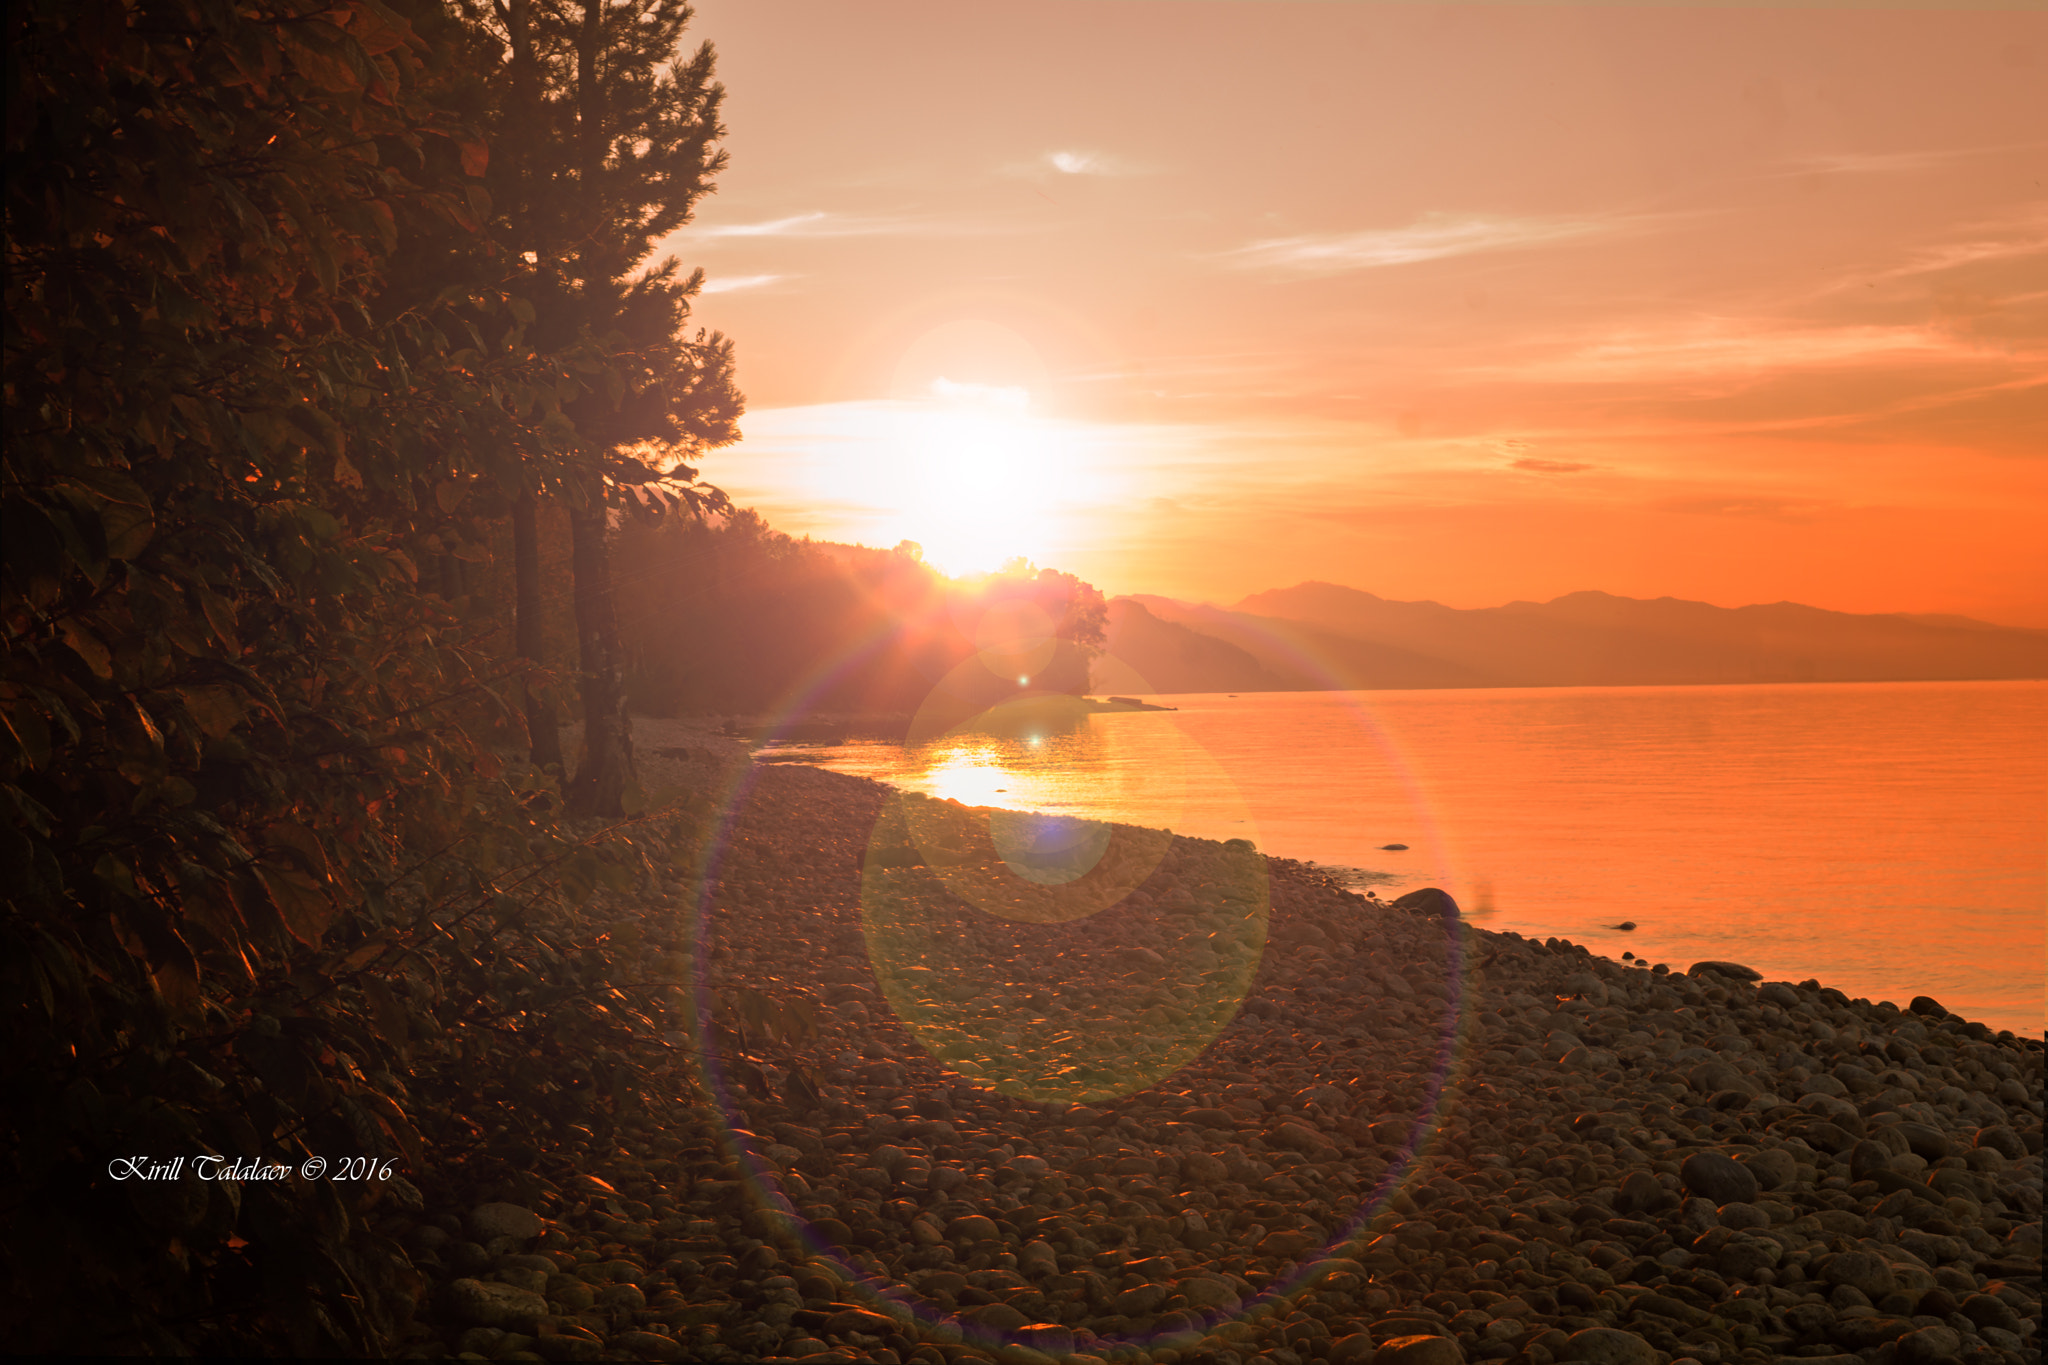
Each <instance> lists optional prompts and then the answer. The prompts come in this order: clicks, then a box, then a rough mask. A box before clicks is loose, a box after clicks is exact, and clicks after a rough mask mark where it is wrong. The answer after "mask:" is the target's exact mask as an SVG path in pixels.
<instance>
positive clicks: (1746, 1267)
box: [1715, 1237, 1785, 1280]
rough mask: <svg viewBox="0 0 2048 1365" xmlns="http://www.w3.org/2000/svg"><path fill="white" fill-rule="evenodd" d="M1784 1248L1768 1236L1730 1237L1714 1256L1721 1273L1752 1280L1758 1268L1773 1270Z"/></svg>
mask: <svg viewBox="0 0 2048 1365" xmlns="http://www.w3.org/2000/svg"><path fill="white" fill-rule="evenodd" d="M1784 1257H1785V1249H1784V1248H1783V1247H1781V1246H1779V1245H1778V1244H1777V1243H1776V1242H1774V1241H1772V1240H1771V1239H1770V1238H1768V1237H1731V1238H1730V1239H1729V1240H1728V1241H1726V1242H1724V1243H1723V1244H1722V1246H1721V1250H1720V1252H1719V1253H1718V1254H1717V1255H1716V1256H1715V1260H1716V1262H1717V1263H1718V1264H1719V1266H1720V1270H1721V1274H1722V1275H1723V1276H1724V1277H1725V1278H1727V1279H1731V1280H1754V1279H1756V1273H1757V1272H1758V1271H1759V1270H1775V1269H1776V1267H1777V1264H1778V1262H1779V1261H1781V1260H1783V1259H1784Z"/></svg>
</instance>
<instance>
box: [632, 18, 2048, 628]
mask: <svg viewBox="0 0 2048 1365" xmlns="http://www.w3.org/2000/svg"><path fill="white" fill-rule="evenodd" d="M693 33H694V35H695V37H697V38H702V39H708V40H710V41H711V42H713V43H714V44H715V45H716V47H717V49H718V52H719V71H720V75H721V78H722V79H723V80H724V81H725V83H726V85H727V87H728V103H727V108H726V122H727V124H728V125H729V127H730V129H731V132H730V135H729V137H728V139H727V142H726V146H727V148H728V149H729V151H730V154H731V158H732V162H731V167H730V169H729V170H728V171H727V172H726V174H725V175H724V176H723V178H722V180H721V182H720V186H719V192H718V194H717V195H716V196H715V197H713V198H711V199H709V200H707V201H706V202H705V204H704V206H703V207H702V208H701V209H700V211H699V215H698V219H697V222H696V223H695V224H694V225H692V226H691V227H689V228H686V229H684V230H683V231H682V232H680V233H678V234H677V235H676V237H675V239H673V241H672V243H671V246H672V248H673V249H674V250H675V251H676V252H678V253H679V254H680V255H681V256H682V257H683V259H684V261H685V262H686V263H688V264H691V265H702V266H703V267H704V268H705V270H706V272H707V276H708V280H709V284H708V289H707V293H706V296H705V297H704V298H703V299H701V300H700V301H699V304H698V308H697V317H698V320H699V321H700V322H702V323H704V324H706V325H708V326H712V327H716V328H719V329H722V330H724V331H725V332H726V333H728V334H729V335H730V336H732V337H733V338H734V339H735V341H736V343H737V346H738V353H739V363H740V381H741V385H742V387H743V388H744V389H745V390H746V392H747V395H748V399H749V414H748V416H747V418H746V420H745V422H744V424H743V425H744V429H745V431H746V439H745V441H744V442H743V443H742V444H741V445H739V446H736V447H733V448H731V449H729V450H725V451H719V452H714V453H712V454H711V455H709V456H708V457H707V458H706V459H705V460H704V461H703V470H704V474H705V477H706V478H707V479H709V480H710V481H712V482H714V483H716V484H718V485H720V486H721V487H723V488H725V489H726V490H727V491H729V492H731V493H732V494H733V495H734V496H735V498H737V499H738V500H740V501H741V502H743V503H748V504H751V505H753V506H756V507H758V508H760V509H761V511H762V512H763V513H764V514H765V515H767V516H768V517H769V519H770V520H771V521H773V522H774V523H775V524H776V525H778V526H779V527H781V528H783V529H785V530H788V531H791V532H792V533H796V534H811V535H816V536H819V537H822V538H830V539H844V540H857V541H863V542H866V543H870V544H882V545H891V544H894V543H896V541H898V540H900V539H905V538H908V539H913V540H917V541H919V542H921V543H922V544H924V545H925V546H926V547H927V550H928V553H929V555H930V557H931V558H932V559H933V560H934V561H935V562H937V563H939V564H941V565H942V566H943V567H947V568H949V569H954V570H968V569H974V568H984V567H992V566H993V565H994V564H996V563H999V562H1000V561H1001V560H1002V559H1004V558H1006V557H1008V556H1009V555H1012V554H1025V555H1029V556H1031V557H1032V558H1034V559H1036V560H1038V561H1039V562H1040V563H1045V564H1051V565H1054V566H1057V567H1059V568H1063V569H1066V570H1068V571H1070V572H1074V573H1077V574H1079V575H1081V576H1082V577H1083V578H1086V579H1088V580H1089V581H1091V582H1093V583H1095V584H1096V585H1097V586H1099V587H1101V588H1102V589H1103V590H1104V591H1105V592H1109V593H1112V594H1114V593H1119V592H1157V593H1165V594H1169V595H1172V596H1177V597H1186V598H1196V599H1210V600H1220V601H1229V600H1234V599H1235V598H1237V597H1239V596H1242V595H1244V594H1246V593H1250V592H1255V591H1258V590H1261V589H1265V588H1271V587H1277V586H1284V585H1287V584H1291V583H1294V582H1298V581H1300V580H1302V579H1307V578H1320V579H1326V580H1330V581H1334V582H1340V583H1346V584H1350V585H1352V586H1355V587H1360V588H1364V589H1366V590H1368V591H1371V592H1376V593H1379V594H1381V595H1383V596H1387V597H1396V598H1424V597H1426V598H1434V599H1436V600H1438V601H1442V602H1447V603H1449V604H1451V605H1454V606H1468V607H1469V606H1485V605H1494V604H1497V603H1500V602H1504V601H1507V600H1510V599H1514V598H1534V599H1542V598H1548V597H1552V596H1555V595H1557V594H1559V593H1564V592H1569V591H1573V590H1576V589H1581V588H1599V589H1604V590H1606V591H1609V592H1616V593H1623V594H1627V595H1630V596H1637V597H1654V596H1660V595H1664V594H1671V595H1676V596H1680V597H1689V598H1698V599H1702V600H1706V601H1710V602H1716V603H1719V604H1722V605H1728V606H1733V605H1740V604H1743V603H1748V602H1768V601H1777V600H1781V599H1791V600H1795V601H1803V602H1809V603H1812V604H1814V605H1817V606H1825V607H1833V608H1838V609H1841V610H1848V611H1949V612H1962V613H1965V614H1968V615H1974V616H1978V617H1982V618H1984V619H1988V620H1993V621H2000V622H2006V623H2010V624H2025V625H2040V626H2048V530H2044V528H2048V12H2043V11H2041V10H2039V9H2034V10H2031V11H2021V10H2017V9H2006V10H1983V9H1979V10H1973V11H1959V10H1955V9H1949V10H1917V11H1916V10H1898V9H1888V8H1870V7H1852V6H1847V5H1843V6H1836V7H1831V8H1815V7H1809V6H1802V7H1796V8H1763V7H1749V8H1693V7H1686V8H1675V7H1642V6H1630V5H1624V4H1613V5H1607V6H1596V7H1579V6H1553V5H1509V6H1452V5H1438V4H1382V3H1343V2H1342V0H1331V2H1325V3H1298V2H1292V0H1266V2H1263V3H1260V2H1251V3H1247V2H1246V0H1149V2H1148V0H1050V2H1041V3H1034V4H1031V5H1017V4H1009V3H1004V4H994V3H961V2H960V0H921V2H919V3H887V2H886V0H864V2H863V3H861V4H857V5H856V4H849V3H844V0H701V3H700V4H699V5H698V19H697V22H696V25H695V26H694V29H693Z"/></svg>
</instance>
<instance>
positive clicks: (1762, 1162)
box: [1736, 1147, 1799, 1190]
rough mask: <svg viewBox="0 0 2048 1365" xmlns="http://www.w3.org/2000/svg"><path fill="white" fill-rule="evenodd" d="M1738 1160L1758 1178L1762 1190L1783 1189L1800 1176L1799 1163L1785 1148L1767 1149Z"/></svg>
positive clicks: (1758, 1186)
mask: <svg viewBox="0 0 2048 1365" xmlns="http://www.w3.org/2000/svg"><path fill="white" fill-rule="evenodd" d="M1736 1160H1737V1161H1738V1162H1739V1163H1740V1164H1741V1165H1742V1166H1743V1167H1744V1168H1746V1169H1747V1170H1748V1171H1749V1173H1750V1174H1751V1175H1753V1176H1755V1177H1756V1183H1757V1188H1758V1189H1761V1190H1777V1189H1783V1188H1784V1187H1785V1186H1787V1185H1789V1184H1791V1183H1792V1182H1793V1180H1794V1179H1796V1178H1797V1177H1798V1175H1799V1163H1798V1161H1796V1160H1794V1159H1793V1156H1792V1154H1791V1153H1790V1152H1788V1151H1786V1150H1785V1149H1784V1148H1783V1147H1765V1148H1762V1149H1761V1150H1759V1151H1754V1152H1751V1153H1749V1154H1748V1155H1747V1156H1742V1157H1737V1158H1736Z"/></svg>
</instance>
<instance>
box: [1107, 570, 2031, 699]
mask: <svg viewBox="0 0 2048 1365" xmlns="http://www.w3.org/2000/svg"><path fill="white" fill-rule="evenodd" d="M1117 600H1118V601H1119V602H1121V601H1127V600H1128V601H1134V602H1137V603H1140V604H1142V605H1143V606H1145V607H1146V608H1147V609H1148V614H1149V615H1151V616H1152V617H1154V618H1155V619H1157V620H1159V621H1161V622H1164V623H1167V624H1171V625H1178V626H1181V627H1184V628H1187V629H1190V630H1195V631H1199V632H1201V633H1203V634H1207V635H1210V636H1212V637H1214V638H1215V639H1217V640H1219V641H1222V642H1225V643H1228V644H1231V645H1234V646H1236V647H1237V648H1238V649H1241V650H1243V651H1244V652H1246V653H1248V654H1250V655H1251V656H1252V657H1253V658H1254V659H1256V660H1257V661H1258V663H1259V664H1260V665H1261V666H1262V667H1263V668H1264V669H1265V670H1266V671H1267V672H1269V673H1271V674H1273V675H1274V676H1275V677H1276V678H1278V679H1280V680H1281V682H1282V685H1283V687H1285V688H1301V687H1330V686H1333V685H1343V686H1352V687H1379V688H1385V687H1487V686H1497V687H1499V686H1506V687H1556V686H1615V685H1627V684H1672V683H1748V682H1878V681H1908V680H1935V679H1966V678H2042V677H2048V631H2043V630H2028V629H2020V628H2016V627H2010V626H1995V625H1990V624H1988V623H1986V622H1982V621H1973V620H1970V619H1969V618H1967V617H1957V616H1910V615H1906V614H1902V613H1901V614H1888V615H1857V614H1852V613H1849V612H1839V611H1826V610H1823V609H1821V608H1818V607H1808V606H1802V605H1800V604H1799V603H1796V602H1775V603H1771V604H1768V605H1762V606H1750V607H1735V608H1728V607H1716V606H1710V605H1709V604H1707V603H1705V602H1687V601H1681V600H1679V599H1677V598H1671V597H1661V598H1657V599H1656V600H1654V601H1642V600H1639V599H1636V598H1629V597H1616V596H1614V595H1613V594H1611V593H1603V592H1576V593H1568V594H1566V595H1565V596H1563V597H1559V598H1555V599H1553V600H1552V601H1549V602H1510V603H1508V604H1507V605H1505V606H1500V607H1483V608H1477V609H1469V610H1467V609H1460V608H1456V607H1447V606H1444V605H1443V604H1441V603H1438V602H1392V601H1388V600H1386V599H1385V598H1381V597H1376V596H1374V595H1373V594H1371V593H1368V592H1361V591H1359V590H1358V589H1356V588H1346V587H1341V586H1338V585H1336V584H1331V583H1302V584H1299V585H1297V586H1295V587H1292V588H1282V589H1277V590H1275V591H1272V592H1263V593H1257V594H1254V595H1253V596H1250V597H1247V598H1245V599H1244V600H1243V601H1241V602H1239V603H1237V604H1236V605H1235V606H1234V607H1232V608H1229V609H1225V608H1220V607H1213V606H1194V605H1191V604H1188V603H1184V602H1175V601H1173V600H1172V599H1169V598H1154V597H1144V598H1139V599H1121V598H1120V599H1117ZM1113 609H1114V608H1112V610H1113ZM1116 648H1117V635H1116V632H1115V630H1114V628H1112V630H1111V633H1110V649H1111V650H1112V651H1115V650H1116ZM1325 670H1327V671H1328V672H1329V673H1331V674H1334V675H1335V676H1336V677H1337V678H1338V679H1341V680H1342V681H1341V682H1338V683H1333V682H1332V681H1329V680H1325V679H1324V678H1323V674H1324V671H1325ZM1161 676H1162V677H1166V676H1171V674H1170V672H1168V671H1162V674H1161ZM1154 687H1155V689H1156V690H1158V691H1173V690H1187V691H1197V690H1213V689H1207V688H1198V687H1195V686H1189V687H1186V688H1174V687H1170V686H1169V685H1168V684H1167V683H1165V682H1155V683H1154ZM1230 690H1235V691H1248V690H1252V688H1251V687H1250V685H1248V684H1247V685H1242V686H1238V687H1234V688H1232V689H1230Z"/></svg>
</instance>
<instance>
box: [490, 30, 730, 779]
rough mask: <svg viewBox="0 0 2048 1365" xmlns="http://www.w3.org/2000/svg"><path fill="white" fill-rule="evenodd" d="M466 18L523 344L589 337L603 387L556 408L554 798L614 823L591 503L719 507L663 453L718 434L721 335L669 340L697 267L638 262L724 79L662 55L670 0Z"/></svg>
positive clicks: (622, 771) (527, 522)
mask: <svg viewBox="0 0 2048 1365" xmlns="http://www.w3.org/2000/svg"><path fill="white" fill-rule="evenodd" d="M472 18H473V21H474V22H475V23H476V24H477V25H478V27H479V29H480V30H481V31H482V32H483V33H484V34H486V35H487V36H488V37H489V38H490V39H491V40H492V41H495V42H496V43H498V44H499V46H500V50H501V52H502V54H503V55H502V59H501V62H500V70H499V78H498V81H497V82H496V93H497V95H498V110H497V127H496V132H497V136H496V137H495V139H494V145H495V146H496V147H497V149H498V153H497V155H496V156H495V157H494V162H493V175H492V177H491V180H490V191H491V197H492V202H493V204H494V205H495V206H496V207H495V210H494V212H495V215H496V221H495V222H494V224H493V235H494V236H495V237H496V238H497V239H498V240H499V241H501V242H503V243H505V244H507V246H508V247H510V248H511V249H512V250H514V251H516V252H517V253H518V254H519V259H520V261H521V262H523V266H524V269H523V272H522V274H521V276H520V278H518V279H517V280H515V281H514V282H512V285H511V287H512V289H513V290H514V292H516V293H518V294H520V295H521V296H522V297H524V298H525V299H526V301H527V302H529V303H530V304H531V305H532V306H533V309H534V321H533V324H532V325H531V327H530V328H529V329H528V335H529V339H530V341H531V344H532V345H533V346H534V347H535V348H536V349H538V350H539V351H541V352H543V353H546V352H550V351H558V350H562V349H565V348H568V347H571V346H573V345H575V344H577V343H587V342H590V341H593V340H595V341H598V342H600V343H602V344H603V346H604V349H605V350H606V351H607V352H608V354H609V368H610V369H611V371H612V372H613V374H614V376H616V377H615V378H614V379H613V380H612V382H611V383H610V384H609V385H608V386H607V387H606V388H605V389H604V391H602V392H587V393H585V394H584V395H582V396H580V397H577V398H574V399H572V400H570V401H568V402H567V403H565V404H564V407H563V411H564V413H565V414H566V415H567V416H568V418H569V419H570V420H571V421H572V422H573V423H574V424H575V427H576V430H577V433H578V435H579V436H580V437H581V438H582V440H583V442H584V444H585V446H586V449H587V450H588V452H589V454H588V457H587V458H586V459H585V460H583V461H582V462H581V464H580V467H578V468H575V469H573V470H572V471H571V472H570V475H569V477H568V479H567V487H566V490H565V491H566V495H567V498H568V503H569V509H570V527H571V536H572V539H573V562H574V566H575V578H576V588H575V602H576V622H577V648H578V663H579V671H580V674H581V691H582V698H581V699H582V709H583V720H584V745H583V754H582V758H581V762H580V764H579V767H578V770H577V772H576V776H575V778H574V780H573V781H572V782H571V783H570V786H569V797H570V804H571V807H572V809H574V810H576V811H578V812H579V813H584V814H596V815H618V814H622V813H624V812H625V810H626V808H627V806H628V805H629V804H631V801H632V792H633V789H634V785H635V783H634V775H633V757H632V741H631V730H630V728H629V726H628V723H627V718H626V709H625V705H626V692H625V685H624V670H623V659H622V657H621V651H620V647H619V639H618V627H617V621H616V611H615V608H614V605H613V598H612V585H611V566H610V545H609V537H608V527H609V518H610V515H611V511H612V508H613V507H614V506H615V505H621V504H623V505H630V506H632V507H634V508H635V510H641V511H649V512H653V513H659V512H661V511H662V510H665V509H667V508H670V507H674V506H677V505H682V506H684V507H688V508H693V509H701V508H703V507H706V506H722V505H723V501H724V499H723V495H722V494H719V493H718V492H717V491H716V490H715V489H710V488H706V487H704V486H702V485H697V484H695V483H694V480H695V478H696V471H695V470H694V469H692V468H690V467H689V466H688V465H686V464H684V463H682V461H683V460H684V459H686V458H688V457H690V456H691V455H693V454H694V453H695V452H697V451H699V450H702V449H705V448H707V447H710V446H715V445H720V444H724V443H726V442H729V441H731V440H733V439H735V438H736V436H737V435H738V432H737V428H736V426H735V423H736V421H737V419H738V417H739V413H740V410H741V401H742V400H741V397H740V394H739V392H738V390H737V388H736V387H735V385H734V383H733V365H732V348H731V345H730V343H729V342H727V341H726V340H725V338H723V337H722V336H719V335H718V334H716V333H707V332H705V331H703V330H702V329H699V330H698V331H697V333H696V335H695V336H694V337H690V336H688V335H686V333H685V330H684V327H685V323H686V321H687V319H688V316H689V301H690V299H691V298H692V297H693V296H694V295H695V294H696V293H697V291H698V289H699V287H700V286H701V284H702V282H703V274H702V272H701V271H693V272H692V273H690V274H689V275H687V276H684V275H682V273H681V267H680V264H679V263H678V262H677V261H676V260H675V259H674V258H672V257H671V258H668V259H664V260H660V261H655V262H652V263H650V262H649V258H650V257H651V256H652V255H653V252H654V248H655V245H656V244H657V243H658V242H659V241H660V240H661V239H662V238H663V237H665V236H667V235H668V234H669V233H670V232H672V231H674V230H675V229H676V228H678V227H680V226H682V225H683V224H684V223H686V222H688V221H689V219H690V215H691V212H692V210H693V209H694V207H695V205H696V202H697V200H698V199H700V198H701V197H702V196H703V195H705V194H707V193H709V192H710V190H711V188H712V181H713V178H714V177H715V176H716V174H717V173H718V172H719V171H720V170H721V169H723V168H724V166H725V153H724V152H723V151H721V150H719V149H718V148H717V146H716V143H717V140H718V139H719V138H720V137H721V136H723V135H724V131H725V130H724V128H723V126H722V125H720V123H719V121H718V110H719V105H720V103H721V101H722V99H723V96H724V88H723V87H722V86H720V85H718V84H716V83H715V82H714V81H713V80H712V68H713V54H712V50H711V47H710V45H709V44H704V45H701V46H699V47H698V49H697V50H696V52H695V53H694V54H693V55H692V56H690V57H689V58H688V59H687V60H682V59H681V57H680V44H681V41H682V36H683V33H684V30H685V29H686V27H687V26H688V24H689V21H690V18H691V11H690V8H689V6H688V5H686V4H682V3H679V2H678V0H498V2H497V3H494V4H493V5H492V7H491V8H490V10H489V11H488V12H484V11H481V10H477V11H475V12H474V13H473V15H472ZM533 512H534V506H533V502H532V499H531V497H530V496H526V497H522V498H521V499H520V500H519V501H518V503H517V504H516V505H515V519H516V520H515V530H516V531H517V532H519V534H518V535H517V536H516V539H517V541H518V543H519V544H520V545H521V546H525V547H532V546H535V545H537V540H536V538H535V536H534V535H533V527H532V520H531V519H532V516H533ZM518 568H519V572H520V576H521V585H520V599H521V601H522V603H525V602H526V601H527V600H528V599H530V598H537V595H538V583H537V573H538V569H537V563H536V560H535V558H534V557H533V556H532V555H529V554H522V555H521V556H520V563H519V566H518ZM522 624H523V623H522ZM529 633H530V632H526V631H524V630H522V652H525V650H526V649H527V648H528V647H530V646H532V645H533V644H534V642H532V641H529V640H528V639H527V638H526V636H527V635H528V634H529ZM528 719H529V727H530V729H531V730H532V731H533V734H534V748H535V753H536V758H537V760H538V759H540V758H541V756H542V755H543V753H544V752H545V747H546V744H547V743H548V741H550V740H551V739H552V736H551V735H550V734H548V733H547V732H548V731H549V730H551V728H552V725H553V720H552V717H551V716H549V715H548V714H547V713H546V712H545V710H544V709H543V708H540V707H538V706H536V705H534V704H533V703H532V702H529V707H528Z"/></svg>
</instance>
